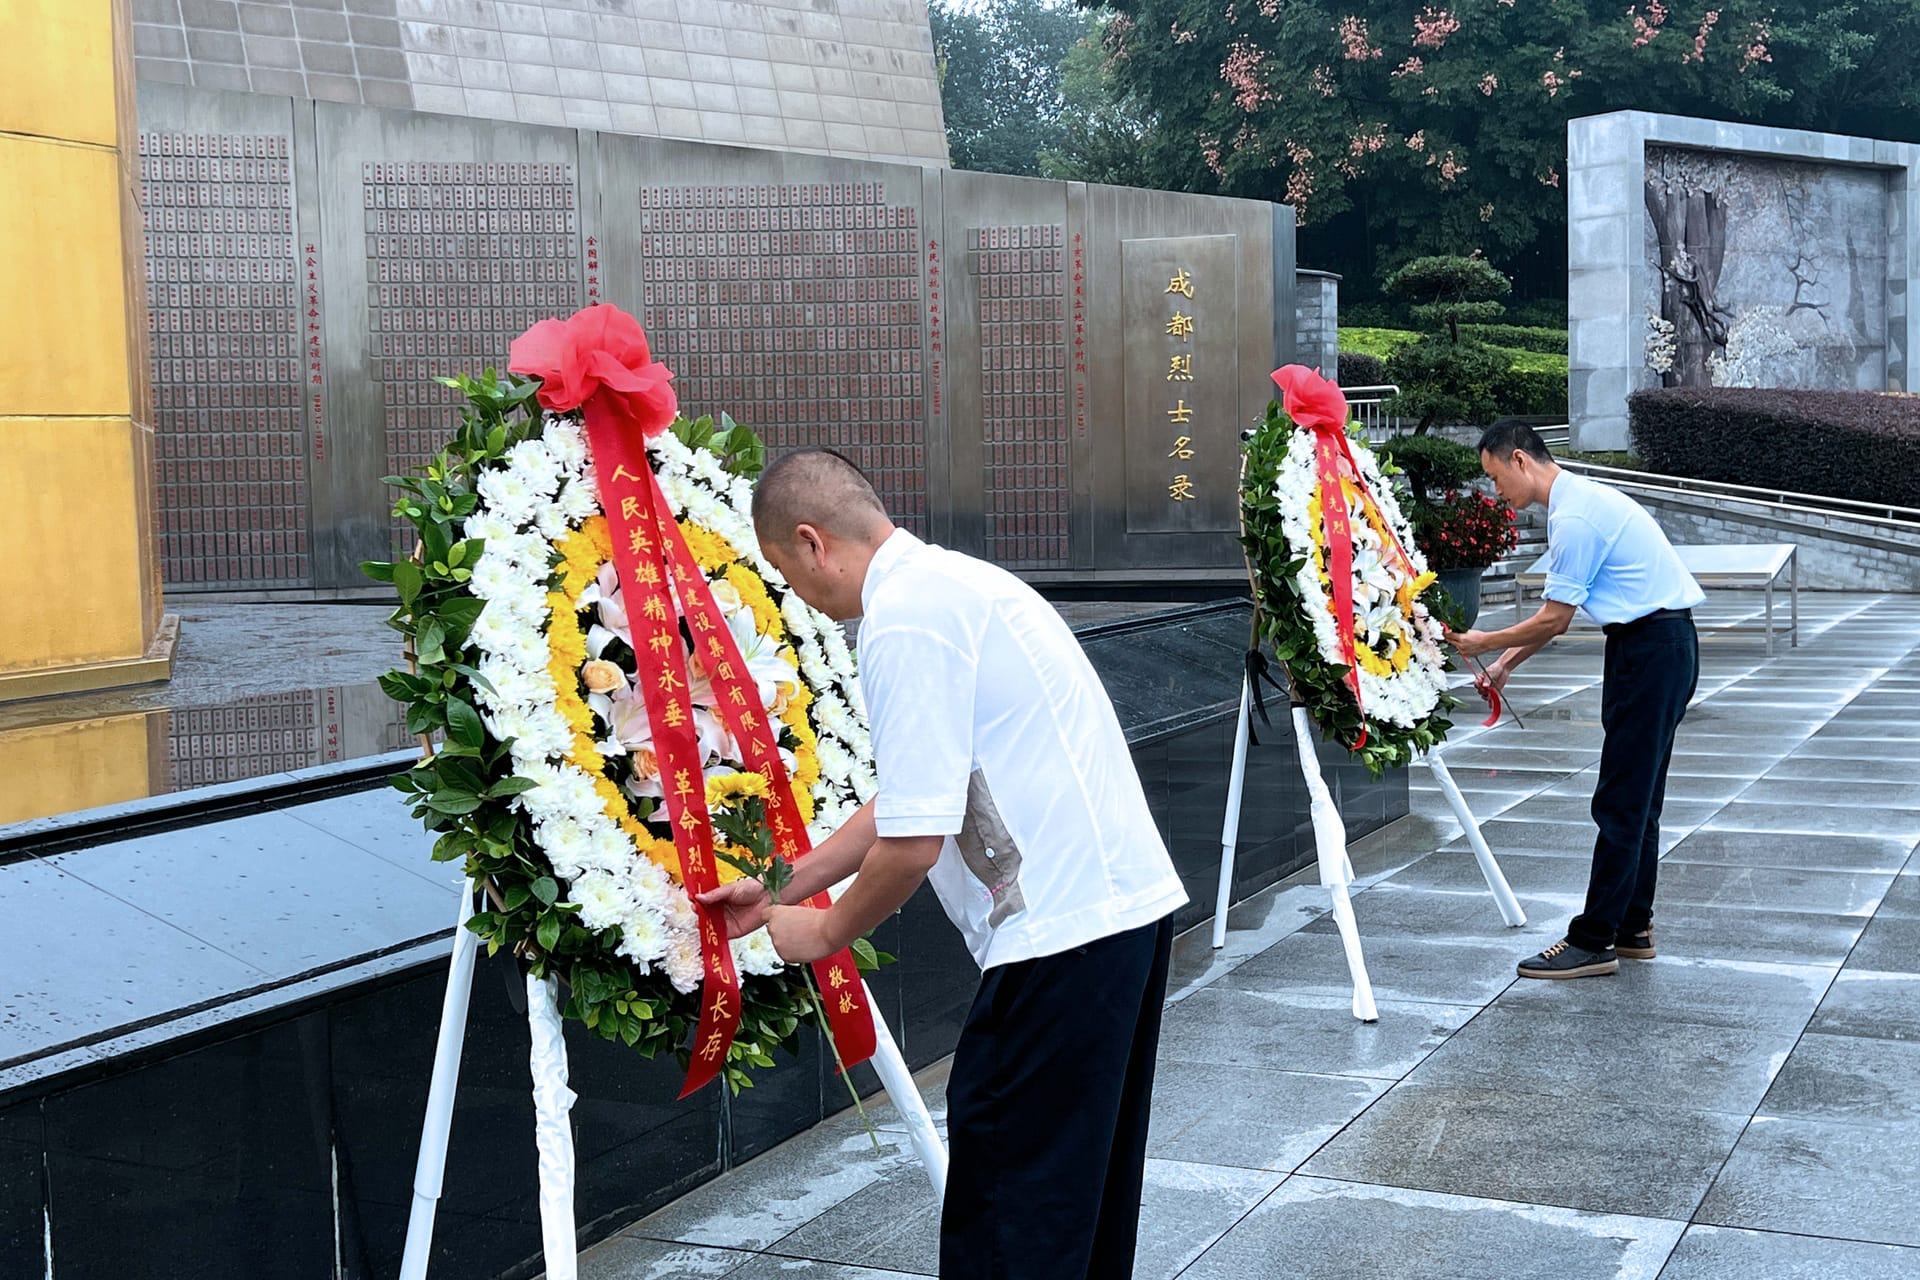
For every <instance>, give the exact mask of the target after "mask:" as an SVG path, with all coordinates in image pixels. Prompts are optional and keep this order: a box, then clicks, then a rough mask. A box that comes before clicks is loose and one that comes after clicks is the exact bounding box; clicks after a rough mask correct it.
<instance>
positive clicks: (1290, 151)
mask: <svg viewBox="0 0 1920 1280" xmlns="http://www.w3.org/2000/svg"><path fill="white" fill-rule="evenodd" d="M1287 159H1289V160H1291V161H1293V172H1291V173H1289V174H1288V175H1287V194H1286V196H1285V197H1284V199H1285V203H1287V204H1290V205H1292V206H1293V208H1294V213H1295V214H1296V216H1298V215H1300V214H1303V213H1304V212H1305V210H1306V207H1307V199H1308V197H1310V196H1312V195H1313V170H1311V169H1309V168H1307V162H1308V161H1309V160H1311V159H1313V152H1311V151H1309V150H1307V148H1305V147H1303V146H1301V145H1300V144H1299V143H1297V142H1295V141H1294V140H1293V139H1292V138H1288V139H1287Z"/></svg>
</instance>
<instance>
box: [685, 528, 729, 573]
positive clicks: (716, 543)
mask: <svg viewBox="0 0 1920 1280" xmlns="http://www.w3.org/2000/svg"><path fill="white" fill-rule="evenodd" d="M680 532H681V533H682V534H683V535H685V537H686V539H687V550H689V551H691V552H693V558H694V561H695V563H697V564H698V565H699V566H700V567H701V568H702V569H705V570H706V571H707V572H708V573H715V572H717V571H719V570H720V569H722V568H724V567H726V566H727V565H730V564H732V563H733V562H734V561H736V560H738V559H739V558H740V553H739V552H738V551H737V550H735V549H734V545H733V544H732V543H731V542H728V541H727V540H726V539H725V538H723V537H721V536H720V535H719V534H717V533H715V532H713V531H712V530H711V529H706V528H703V527H702V526H700V525H697V524H695V523H694V522H693V521H691V520H682V521H680Z"/></svg>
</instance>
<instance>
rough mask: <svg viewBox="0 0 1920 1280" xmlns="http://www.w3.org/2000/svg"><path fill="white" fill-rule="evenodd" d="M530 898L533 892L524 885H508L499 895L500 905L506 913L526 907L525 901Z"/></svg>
mask: <svg viewBox="0 0 1920 1280" xmlns="http://www.w3.org/2000/svg"><path fill="white" fill-rule="evenodd" d="M532 896H533V891H532V890H531V889H529V888H528V887H527V886H526V885H524V884H512V885H508V886H507V887H506V888H505V889H503V890H502V891H501V893H500V905H501V906H503V907H505V908H506V909H507V910H508V911H518V910H519V909H520V908H522V907H524V906H526V905H527V899H528V898H530V897H532Z"/></svg>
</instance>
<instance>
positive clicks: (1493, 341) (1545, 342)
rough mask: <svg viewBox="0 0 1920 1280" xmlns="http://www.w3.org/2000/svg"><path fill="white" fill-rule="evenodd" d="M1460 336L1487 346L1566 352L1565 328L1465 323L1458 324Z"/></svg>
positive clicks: (1553, 354)
mask: <svg viewBox="0 0 1920 1280" xmlns="http://www.w3.org/2000/svg"><path fill="white" fill-rule="evenodd" d="M1460 336H1461V337H1463V338H1472V339H1474V340H1475V341H1478V342H1484V343H1486V344H1487V345H1489V346H1494V347H1511V348H1513V349H1514V350H1516V351H1538V352H1540V353H1541V354H1543V355H1550V356H1563V355H1565V354H1567V331H1566V330H1565V329H1532V328H1528V327H1527V326H1525V325H1518V324H1465V325H1461V326H1460Z"/></svg>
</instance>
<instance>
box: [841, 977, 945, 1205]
mask: <svg viewBox="0 0 1920 1280" xmlns="http://www.w3.org/2000/svg"><path fill="white" fill-rule="evenodd" d="M861 985H862V986H863V987H865V985H866V984H865V983H864V982H863V983H862V984H861ZM867 1008H868V1009H869V1010H871V1011H872V1013H873V1031H874V1037H873V1039H874V1046H873V1057H872V1058H871V1059H870V1062H871V1064H872V1066H873V1070H874V1074H876V1075H878V1076H879V1077H880V1084H881V1087H882V1088H884V1089H885V1090H886V1091H887V1097H888V1098H889V1099H890V1100H891V1101H892V1102H893V1109H894V1110H895V1111H896V1112H898V1113H899V1115H900V1119H901V1122H902V1123H904V1124H905V1125H906V1127H907V1143H908V1145H910V1146H911V1147H912V1148H913V1154H914V1155H916V1156H918V1157H920V1164H921V1166H922V1167H923V1168H924V1169H926V1171H927V1180H928V1181H929V1182H931V1183H933V1198H934V1199H935V1200H939V1201H942V1202H944V1201H945V1200H946V1198H947V1144H946V1143H944V1142H942V1141H941V1140H940V1131H939V1130H938V1129H936V1128H935V1127H934V1124H933V1116H932V1115H931V1114H929V1113H928V1111H927V1100H926V1099H925V1098H923V1097H921V1096H920V1086H918V1085H916V1084H915V1083H914V1082H913V1073H912V1072H910V1071H908V1070H907V1061H906V1059H905V1058H903V1057H901V1056H900V1046H899V1044H898V1043H896V1042H895V1041H894V1038H893V1032H892V1030H891V1029H889V1028H888V1026H887V1020H886V1019H885V1018H883V1017H881V1016H880V1005H879V1003H878V1002H877V1001H876V1000H874V998H873V992H872V991H871V990H868V991H867Z"/></svg>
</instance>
